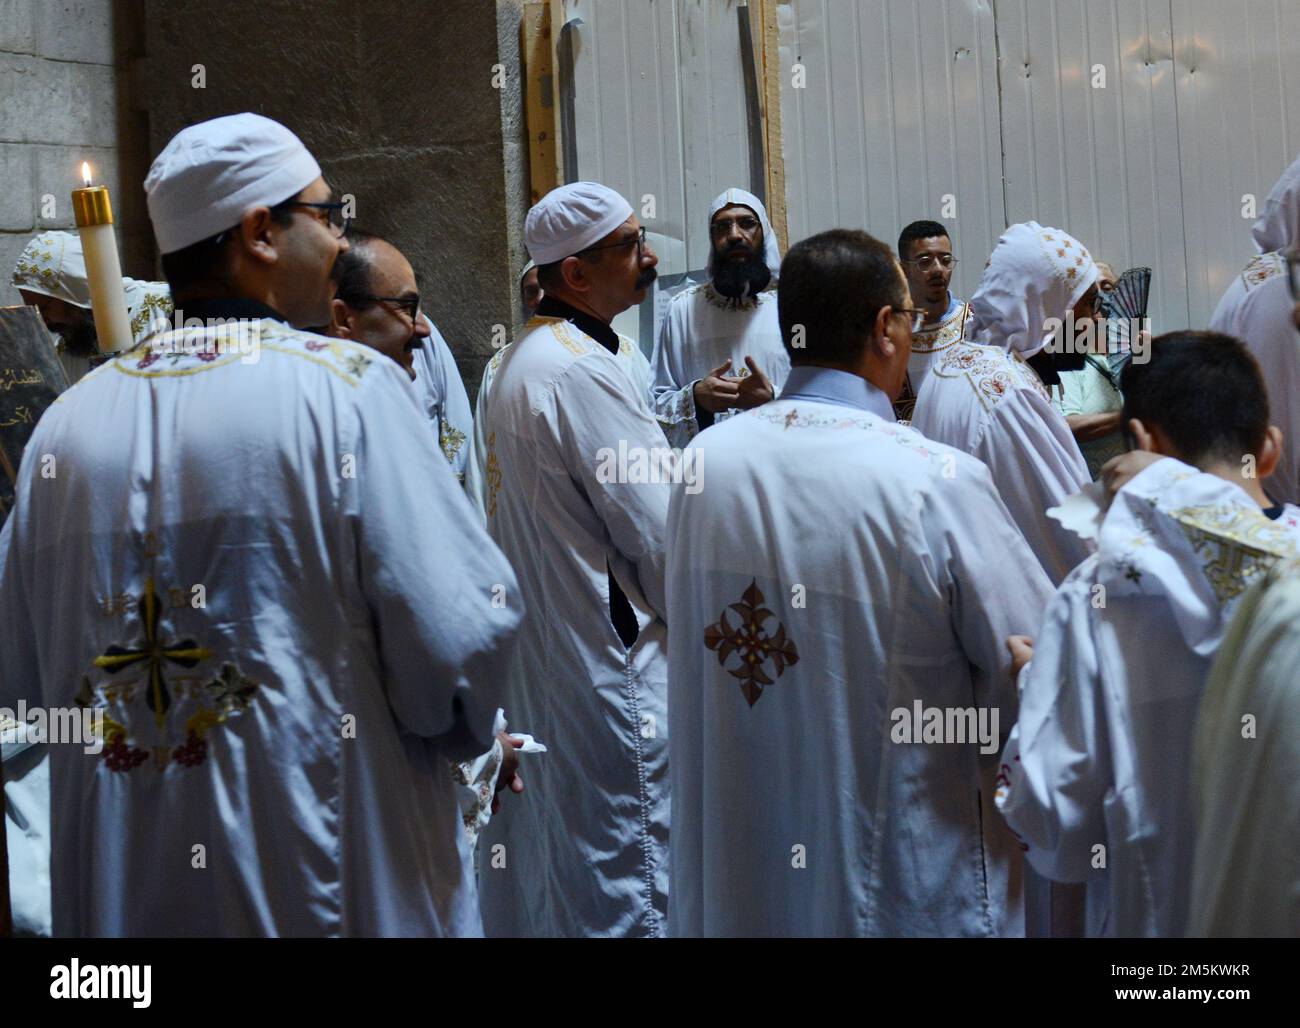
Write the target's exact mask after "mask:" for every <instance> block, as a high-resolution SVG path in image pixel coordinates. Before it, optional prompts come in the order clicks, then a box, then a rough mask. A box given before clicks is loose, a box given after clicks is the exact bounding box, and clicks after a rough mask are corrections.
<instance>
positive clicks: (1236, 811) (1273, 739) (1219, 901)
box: [1187, 562, 1300, 938]
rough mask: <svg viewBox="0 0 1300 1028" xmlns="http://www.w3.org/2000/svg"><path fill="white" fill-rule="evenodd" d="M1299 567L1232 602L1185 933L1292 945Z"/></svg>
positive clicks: (1214, 682) (1208, 725) (1215, 678)
mask: <svg viewBox="0 0 1300 1028" xmlns="http://www.w3.org/2000/svg"><path fill="white" fill-rule="evenodd" d="M1297 667H1300V564H1297V563H1295V562H1289V563H1287V564H1279V565H1278V566H1277V567H1275V568H1274V569H1273V570H1272V571H1270V572H1269V574H1268V576H1267V579H1266V581H1264V582H1261V583H1260V584H1259V585H1258V586H1255V587H1254V588H1252V589H1251V591H1250V592H1249V593H1248V594H1247V595H1246V596H1245V597H1243V598H1242V600H1241V603H1240V605H1239V607H1238V609H1237V613H1236V615H1235V616H1234V617H1233V619H1232V624H1231V625H1230V626H1229V627H1228V632H1227V635H1226V636H1225V637H1224V640H1223V645H1222V646H1221V647H1220V648H1219V655H1218V657H1217V658H1216V659H1215V662H1214V668H1213V670H1212V671H1211V672H1210V678H1209V682H1208V683H1207V684H1206V686H1205V696H1204V698H1203V699H1202V700H1201V712H1200V723H1199V725H1198V726H1197V733H1196V751H1195V756H1196V760H1195V787H1196V799H1197V807H1196V815H1197V833H1196V855H1195V859H1194V860H1193V864H1192V887H1191V900H1190V907H1191V909H1190V912H1189V916H1188V925H1187V934H1188V935H1193V936H1213V937H1224V936H1233V937H1251V938H1255V937H1261V936H1263V937H1270V938H1278V937H1289V938H1295V937H1296V936H1300V689H1297V688H1296V668H1297Z"/></svg>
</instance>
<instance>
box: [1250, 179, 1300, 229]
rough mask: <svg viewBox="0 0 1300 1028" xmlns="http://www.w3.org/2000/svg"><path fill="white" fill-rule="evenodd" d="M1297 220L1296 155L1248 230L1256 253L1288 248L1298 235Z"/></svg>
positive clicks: (1299, 186) (1299, 200) (1299, 185)
mask: <svg viewBox="0 0 1300 1028" xmlns="http://www.w3.org/2000/svg"><path fill="white" fill-rule="evenodd" d="M1297 222H1300V157H1297V158H1296V159H1295V160H1294V161H1293V162H1292V163H1291V167H1289V168H1287V169H1286V171H1284V172H1282V177H1281V178H1280V179H1278V180H1277V184H1276V185H1275V186H1274V187H1273V190H1272V192H1270V193H1269V194H1268V199H1267V200H1265V201H1264V213H1263V214H1261V215H1260V216H1259V221H1257V222H1255V227H1254V228H1253V229H1251V233H1250V234H1251V235H1252V236H1254V237H1255V245H1256V246H1258V247H1259V252H1260V253H1273V252H1274V251H1275V250H1289V249H1291V246H1292V244H1294V243H1295V242H1296V241H1297V236H1298V235H1300V231H1298V230H1300V225H1298V224H1297Z"/></svg>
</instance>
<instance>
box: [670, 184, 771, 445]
mask: <svg viewBox="0 0 1300 1028" xmlns="http://www.w3.org/2000/svg"><path fill="white" fill-rule="evenodd" d="M780 269H781V252H780V249H779V247H778V245H777V239H776V232H775V231H774V230H773V229H772V224H771V222H769V221H768V220H767V208H765V207H764V206H763V202H762V201H761V200H759V198H758V197H756V196H754V195H753V194H752V193H747V192H745V190H743V189H728V190H727V191H726V192H724V193H722V194H721V195H720V196H718V197H717V199H715V200H714V201H713V203H712V204H710V205H709V280H708V281H707V282H705V283H704V284H703V285H698V286H692V287H691V288H690V289H686V290H683V291H682V292H680V293H678V294H677V295H676V296H674V297H673V298H672V301H671V302H670V303H669V305H668V310H667V312H666V313H665V314H664V320H663V325H662V326H661V327H660V330H659V338H658V339H657V340H656V341H655V349H654V355H653V357H651V360H650V364H651V366H652V367H653V369H654V385H653V389H654V402H655V412H656V414H657V415H658V417H659V420H660V422H661V423H662V424H663V425H664V430H665V431H666V432H667V433H668V438H669V439H670V440H671V441H672V443H673V444H674V445H675V446H680V445H684V444H685V443H686V442H688V441H689V440H690V438H691V437H692V436H694V435H695V433H697V432H699V431H700V430H701V429H704V428H708V427H709V425H711V424H713V422H714V421H715V420H723V419H725V418H727V417H730V416H731V415H732V414H735V413H736V412H737V411H740V410H748V409H750V408H751V407H756V406H758V405H759V404H762V403H766V402H767V401H768V400H770V399H771V398H772V397H773V396H774V395H775V394H777V393H779V392H780V390H781V385H782V383H783V382H785V376H786V375H787V374H788V373H789V371H790V359H789V358H788V357H787V356H786V352H785V347H784V346H783V345H782V343H781V328H780V326H779V325H778V324H777V317H776V289H775V287H776V280H777V276H778V275H779V274H780Z"/></svg>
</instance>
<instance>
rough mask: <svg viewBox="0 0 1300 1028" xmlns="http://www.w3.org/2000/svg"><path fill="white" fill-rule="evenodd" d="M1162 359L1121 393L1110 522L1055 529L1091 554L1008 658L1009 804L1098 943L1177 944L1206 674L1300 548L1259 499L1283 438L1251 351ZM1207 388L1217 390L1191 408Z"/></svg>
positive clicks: (1176, 340) (1199, 338)
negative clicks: (1244, 614) (1077, 891)
mask: <svg viewBox="0 0 1300 1028" xmlns="http://www.w3.org/2000/svg"><path fill="white" fill-rule="evenodd" d="M1151 353H1152V359H1151V361H1150V363H1149V364H1130V365H1129V367H1128V368H1127V369H1126V371H1125V374H1124V380H1123V384H1124V392H1125V406H1124V424H1125V425H1126V426H1127V431H1128V432H1129V433H1130V434H1131V435H1132V436H1133V437H1134V439H1135V442H1136V444H1137V446H1138V447H1139V448H1140V449H1141V450H1142V451H1145V452H1143V453H1141V454H1127V455H1125V456H1124V457H1120V458H1117V460H1116V461H1115V462H1112V464H1111V465H1108V471H1107V474H1108V475H1109V476H1111V477H1112V484H1111V488H1112V489H1113V490H1114V491H1115V496H1114V499H1113V500H1112V501H1111V503H1110V506H1109V508H1108V509H1107V510H1106V511H1105V514H1104V516H1100V515H1099V512H1098V511H1097V508H1096V507H1093V508H1092V509H1091V511H1090V512H1089V511H1087V510H1086V504H1082V500H1081V498H1072V499H1071V502H1070V504H1069V506H1068V507H1067V508H1065V509H1064V510H1062V511H1060V512H1058V514H1059V516H1061V517H1063V518H1064V519H1065V520H1066V521H1069V522H1070V523H1072V524H1076V526H1077V527H1079V528H1080V529H1081V530H1083V531H1085V532H1091V533H1095V535H1096V537H1097V541H1098V552H1097V553H1096V554H1094V555H1093V556H1091V557H1090V558H1088V560H1087V561H1085V562H1084V563H1083V564H1082V565H1080V566H1079V567H1078V568H1077V569H1076V570H1075V571H1074V572H1073V573H1072V574H1071V575H1070V576H1069V577H1068V578H1067V579H1066V581H1065V582H1064V583H1063V584H1062V585H1061V587H1060V588H1059V589H1058V591H1057V594H1056V596H1055V597H1054V598H1053V599H1052V601H1051V603H1050V604H1049V605H1048V607H1047V611H1046V615H1045V617H1044V620H1043V624H1042V627H1041V629H1040V630H1039V634H1038V636H1037V638H1036V639H1035V640H1034V642H1033V645H1032V650H1030V649H1029V648H1028V646H1026V645H1024V643H1025V642H1026V641H1024V640H1020V641H1017V643H1016V645H1015V647H1014V648H1015V649H1016V650H1017V653H1018V660H1019V661H1020V662H1021V663H1023V661H1024V660H1025V659H1026V658H1028V657H1030V656H1032V660H1031V662H1030V663H1028V666H1027V667H1025V668H1024V670H1023V671H1021V672H1020V675H1019V686H1020V691H1021V696H1020V721H1019V722H1018V723H1017V725H1016V728H1015V730H1014V731H1013V732H1012V734H1011V739H1010V740H1009V741H1008V743H1007V748H1006V752H1005V753H1004V754H1003V757H1002V768H1001V779H1000V782H1001V789H1000V791H999V795H998V806H999V807H1000V808H1001V810H1002V813H1003V814H1004V816H1005V817H1006V819H1007V822H1008V823H1009V824H1010V825H1011V827H1012V828H1013V829H1014V830H1015V831H1016V832H1017V833H1018V834H1019V835H1020V837H1021V839H1022V840H1023V843H1024V845H1025V847H1026V849H1025V856H1026V858H1027V859H1028V860H1029V862H1030V864H1032V865H1033V867H1034V868H1035V869H1036V870H1037V871H1038V872H1040V873H1041V874H1043V875H1045V876H1046V877H1048V878H1050V879H1052V880H1054V881H1057V882H1086V883H1087V885H1088V899H1087V907H1088V926H1087V927H1088V934H1089V935H1094V936H1095V935H1107V936H1124V937H1128V936H1161V937H1167V936H1177V935H1181V934H1182V933H1183V931H1184V929H1185V927H1186V919H1187V911H1188V895H1189V887H1190V883H1191V861H1192V849H1193V844H1194V839H1195V831H1194V826H1195V816H1194V809H1193V793H1192V789H1191V758H1192V743H1193V729H1194V725H1195V723H1196V716H1197V710H1198V705H1199V701H1200V697H1201V692H1202V689H1203V687H1204V684H1205V678H1206V674H1207V672H1208V670H1209V667H1210V662H1211V661H1212V659H1213V657H1214V654H1215V652H1216V651H1217V649H1218V646H1219V642H1220V640H1221V639H1222V637H1223V631H1224V629H1225V627H1226V625H1227V623H1228V620H1229V618H1230V617H1231V615H1232V612H1233V610H1234V609H1235V606H1236V603H1237V602H1238V600H1239V598H1240V596H1241V594H1242V593H1243V592H1244V591H1245V589H1246V587H1247V585H1248V584H1250V583H1251V582H1252V581H1253V580H1255V579H1256V578H1258V577H1259V576H1261V575H1262V574H1263V573H1264V572H1265V571H1267V570H1268V568H1269V567H1270V566H1271V565H1272V563H1273V562H1275V561H1277V560H1279V559H1282V558H1284V557H1286V556H1287V555H1288V554H1291V553H1293V552H1295V547H1296V544H1297V542H1300V510H1297V509H1295V508H1287V509H1283V508H1272V507H1271V505H1270V503H1269V500H1268V498H1267V497H1266V495H1265V494H1264V491H1263V489H1262V488H1261V480H1262V479H1264V478H1266V477H1267V476H1268V475H1269V474H1270V472H1271V471H1272V470H1273V467H1274V466H1275V465H1276V463H1277V459H1278V456H1279V452H1280V447H1279V440H1280V434H1279V433H1278V430H1277V429H1276V428H1275V427H1270V426H1269V424H1268V408H1267V404H1266V402H1265V400H1264V396H1263V389H1262V385H1263V383H1262V380H1261V377H1260V373H1259V369H1258V366H1257V365H1256V364H1255V362H1254V361H1253V360H1252V359H1251V358H1250V356H1249V354H1248V353H1247V352H1246V350H1245V349H1244V348H1243V347H1242V346H1241V344H1240V343H1239V342H1237V341H1236V340H1234V339H1231V338H1229V337H1226V336H1221V335H1217V334H1211V333H1191V332H1188V333H1171V334H1169V335H1166V336H1162V337H1160V338H1159V339H1157V340H1155V342H1154V344H1153V346H1152V348H1151ZM1205 381H1212V382H1214V383H1215V384H1216V389H1215V390H1214V392H1213V393H1212V394H1210V395H1209V396H1204V395H1198V393H1199V392H1201V391H1203V389H1204V385H1203V383H1204V382H1205ZM1243 455H1249V457H1250V461H1249V463H1248V464H1247V465H1245V466H1248V467H1250V468H1252V469H1253V471H1254V472H1255V474H1254V475H1253V476H1251V477H1245V476H1243V474H1242V471H1243V466H1244V465H1243ZM1134 472H1136V473H1134ZM1128 476H1131V477H1128ZM1096 488H1097V487H1092V489H1093V490H1095V489H1096ZM1090 495H1093V494H1092V493H1090ZM1079 505H1083V506H1084V507H1085V516H1083V517H1080V516H1079V514H1077V513H1074V512H1073V508H1075V507H1076V506H1079ZM1089 513H1090V514H1095V515H1098V517H1100V521H1099V525H1098V521H1097V519H1096V518H1095V517H1089V516H1086V515H1087V514H1089Z"/></svg>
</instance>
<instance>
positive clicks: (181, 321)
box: [172, 296, 289, 327]
mask: <svg viewBox="0 0 1300 1028" xmlns="http://www.w3.org/2000/svg"><path fill="white" fill-rule="evenodd" d="M189 318H199V319H201V320H203V321H207V320H208V319H209V318H213V319H216V318H222V319H224V320H227V321H229V320H230V319H232V318H244V319H247V320H249V321H254V320H256V319H259V318H270V319H271V320H272V321H278V322H281V323H282V324H285V325H287V324H289V322H288V320H287V319H286V318H285V316H284V315H283V314H281V313H280V312H279V311H277V310H276V309H275V308H274V307H268V306H267V305H266V304H264V303H262V302H261V301H260V300H250V299H249V298H248V297H246V296H219V297H215V298H213V299H210V300H190V301H189V302H188V303H183V304H181V303H178V304H177V305H176V313H175V314H173V315H172V324H173V325H180V326H181V327H184V325H185V321H186V320H188V319H189Z"/></svg>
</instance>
